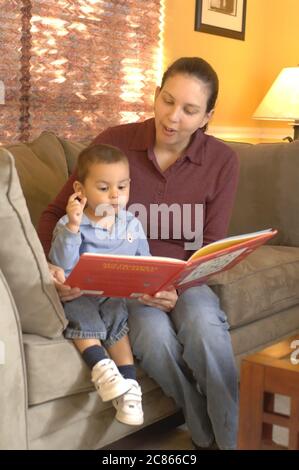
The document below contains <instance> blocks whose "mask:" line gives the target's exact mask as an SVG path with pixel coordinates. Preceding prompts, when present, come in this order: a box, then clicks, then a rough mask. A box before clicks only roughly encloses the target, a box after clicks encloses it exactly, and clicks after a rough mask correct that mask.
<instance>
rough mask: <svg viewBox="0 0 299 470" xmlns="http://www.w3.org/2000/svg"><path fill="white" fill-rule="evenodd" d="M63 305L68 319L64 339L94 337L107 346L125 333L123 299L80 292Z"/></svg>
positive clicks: (126, 318)
mask: <svg viewBox="0 0 299 470" xmlns="http://www.w3.org/2000/svg"><path fill="white" fill-rule="evenodd" d="M63 307H64V311H65V315H66V317H67V319H68V320H69V324H68V326H67V328H66V330H65V332H64V335H65V337H66V338H69V339H83V338H84V339H86V338H97V339H99V340H101V341H102V343H103V346H106V347H109V346H112V344H114V343H115V342H116V341H119V340H120V339H121V338H122V337H123V336H124V335H126V334H127V333H128V330H129V328H128V322H127V320H128V310H127V306H126V301H125V299H121V298H114V297H98V296H87V295H82V297H78V298H77V299H74V300H71V301H69V302H64V304H63Z"/></svg>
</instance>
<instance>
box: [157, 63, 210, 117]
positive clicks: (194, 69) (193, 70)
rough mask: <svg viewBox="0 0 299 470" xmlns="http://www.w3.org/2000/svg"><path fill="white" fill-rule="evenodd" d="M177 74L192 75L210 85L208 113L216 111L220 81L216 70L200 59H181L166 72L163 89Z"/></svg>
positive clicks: (163, 78)
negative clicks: (168, 80) (169, 79)
mask: <svg viewBox="0 0 299 470" xmlns="http://www.w3.org/2000/svg"><path fill="white" fill-rule="evenodd" d="M177 74H185V75H191V76H192V77H195V78H197V79H198V80H201V81H202V82H204V83H205V84H206V85H208V86H209V88H210V96H209V99H208V102H207V109H206V112H207V113H208V112H209V111H211V110H212V109H214V107H215V103H216V100H217V96H218V90H219V81H218V76H217V74H216V72H215V70H214V69H213V68H212V67H211V65H210V64H208V62H206V61H205V60H204V59H201V58H200V57H181V58H180V59H178V60H176V61H175V62H173V64H171V65H170V66H169V67H168V69H167V70H166V71H165V72H164V75H163V77H162V82H161V89H162V88H163V86H164V84H165V82H166V80H167V79H168V78H169V77H173V76H174V75H177Z"/></svg>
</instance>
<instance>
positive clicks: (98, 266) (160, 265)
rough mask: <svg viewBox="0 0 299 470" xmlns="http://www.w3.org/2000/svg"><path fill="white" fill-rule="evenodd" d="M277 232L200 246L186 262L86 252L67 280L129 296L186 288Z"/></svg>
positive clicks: (94, 292) (97, 291)
mask: <svg viewBox="0 0 299 470" xmlns="http://www.w3.org/2000/svg"><path fill="white" fill-rule="evenodd" d="M276 233H277V231H276V230H272V229H269V230H261V231H259V232H253V233H248V234H244V235H239V236H235V237H228V238H224V239H222V240H218V241H216V242H214V243H211V244H209V245H206V246H204V247H202V248H200V249H199V250H197V251H196V252H195V253H194V254H193V255H192V256H191V257H190V258H189V259H188V260H187V261H183V260H179V259H175V258H164V257H158V256H125V255H106V254H98V253H84V254H82V255H81V256H80V259H79V261H78V263H77V264H76V266H75V267H74V269H73V270H72V272H71V273H70V275H69V276H68V278H67V280H66V282H65V283H66V284H68V285H70V286H71V287H79V288H80V289H81V290H83V291H84V293H85V294H89V295H102V296H107V297H130V298H134V297H138V296H140V295H142V294H149V295H154V294H155V293H156V292H158V291H161V290H167V289H169V288H171V287H172V286H173V287H175V288H179V287H181V286H186V287H187V286H188V284H190V283H192V282H194V281H195V280H200V281H205V280H206V279H207V278H208V277H210V276H212V275H213V274H216V273H219V272H221V271H224V270H226V269H230V268H231V267H232V266H233V265H235V264H236V263H239V262H240V261H241V260H242V259H244V258H245V257H246V256H247V255H249V254H250V253H251V252H252V251H253V250H255V249H256V248H258V247H259V246H260V245H262V244H264V243H266V242H267V241H268V240H269V239H270V238H272V237H274V236H275V235H276Z"/></svg>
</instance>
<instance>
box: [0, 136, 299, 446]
mask: <svg viewBox="0 0 299 470" xmlns="http://www.w3.org/2000/svg"><path fill="white" fill-rule="evenodd" d="M228 144H229V145H231V146H232V147H233V148H234V150H235V151H236V152H237V154H238V156H239V158H240V165H241V166H240V168H241V170H240V179H239V186H238V191H237V197H236V202H235V206H234V210H233V215H232V219H231V224H230V229H229V232H230V234H232V235H233V234H241V233H247V232H252V231H255V230H260V229H264V228H269V227H273V228H276V229H277V230H278V235H277V236H276V237H275V238H274V239H273V240H271V242H270V243H268V244H267V245H266V246H262V247H260V248H258V249H257V250H256V251H255V252H253V253H252V254H251V255H250V256H249V257H247V258H246V259H245V260H243V261H242V262H241V263H239V264H238V265H236V266H234V267H233V268H232V269H230V270H229V271H226V272H224V273H220V274H218V275H216V276H214V277H213V278H211V279H210V281H209V283H210V285H211V287H212V288H213V289H214V290H215V292H216V293H217V294H218V296H219V298H220V302H221V305H222V308H223V309H224V310H225V312H226V314H227V316H228V320H229V323H230V325H231V328H230V333H231V337H232V343H233V348H234V353H235V357H236V361H237V363H238V364H239V363H240V360H241V359H242V357H244V356H245V355H247V354H249V353H252V352H253V351H255V350H258V349H260V348H263V347H265V346H266V345H268V344H270V343H273V342H276V341H278V340H280V339H281V338H284V337H286V336H288V335H290V334H293V333H295V332H299V217H298V207H299V192H298V189H297V188H298V181H299V141H297V142H293V143H273V144H256V145H251V144H241V143H228ZM83 147H84V144H82V143H77V142H73V141H71V140H67V139H62V138H59V137H58V136H56V135H54V134H53V133H51V132H44V133H42V134H41V135H40V136H39V137H38V138H36V139H35V140H34V141H32V142H30V143H27V144H25V143H19V144H12V145H9V146H7V147H6V148H4V147H2V148H0V233H1V247H0V296H1V307H0V309H1V315H0V383H1V387H0V449H99V448H102V447H104V446H108V445H109V444H111V443H112V442H114V441H116V440H118V439H121V438H122V437H125V436H126V435H128V434H130V433H132V432H136V430H138V429H139V428H137V429H136V428H135V427H129V426H126V425H124V424H121V423H118V422H117V421H116V420H115V419H114V414H115V411H114V410H113V409H112V405H111V403H110V402H109V403H102V402H101V400H100V399H99V398H98V396H97V394H96V392H95V390H94V387H93V385H92V383H91V381H90V372H89V370H88V368H87V366H86V365H85V364H84V362H83V361H82V359H81V357H80V355H79V354H78V352H77V351H76V349H75V348H74V346H73V344H72V343H71V342H70V341H67V340H65V339H64V337H63V329H64V328H65V325H66V321H65V318H64V315H63V310H62V307H61V304H60V301H59V299H58V296H57V293H56V291H55V288H54V287H53V284H52V281H51V278H50V276H49V272H48V269H47V263H46V259H45V256H44V253H43V250H42V248H41V245H40V243H39V240H38V237H37V234H36V231H35V227H36V226H37V223H38V220H39V217H40V214H41V212H42V210H43V209H44V208H45V207H46V206H47V204H48V203H49V202H50V201H51V200H52V199H53V197H54V196H55V194H56V193H57V192H58V191H59V189H60V187H61V186H62V185H63V183H64V181H65V180H66V179H67V178H68V175H69V174H70V172H71V171H72V169H73V168H74V165H75V162H76V158H77V155H78V153H79V151H80V150H81V149H82V148H83ZM138 374H139V380H140V383H141V387H142V390H143V401H144V412H145V422H144V425H143V426H148V425H149V424H151V423H155V422H157V421H159V420H162V419H164V418H166V417H168V416H172V415H174V414H175V413H177V411H178V410H177V407H176V405H175V403H174V402H173V400H172V399H171V398H169V397H167V396H166V395H165V394H164V393H163V391H162V390H161V389H160V387H159V386H158V385H157V384H156V383H155V382H154V381H153V380H152V379H151V378H150V377H149V376H147V375H146V374H145V372H144V371H142V370H141V369H140V368H139V369H138ZM219 399H220V400H221V397H219Z"/></svg>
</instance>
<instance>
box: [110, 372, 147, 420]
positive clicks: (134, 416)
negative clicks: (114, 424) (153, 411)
mask: <svg viewBox="0 0 299 470" xmlns="http://www.w3.org/2000/svg"><path fill="white" fill-rule="evenodd" d="M127 383H128V384H129V385H130V387H131V388H130V390H129V391H128V392H127V393H125V394H124V395H122V396H121V397H119V398H117V399H115V400H113V402H112V404H113V406H114V408H115V409H116V410H117V411H116V415H115V417H116V419H117V420H118V421H120V422H121V423H124V424H130V425H131V426H139V425H140V424H143V411H142V404H141V397H142V392H141V388H140V386H139V385H138V383H137V382H136V380H133V379H127Z"/></svg>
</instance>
